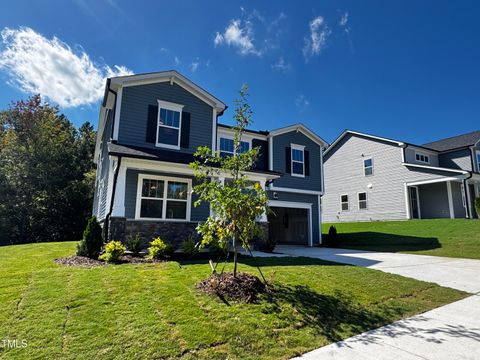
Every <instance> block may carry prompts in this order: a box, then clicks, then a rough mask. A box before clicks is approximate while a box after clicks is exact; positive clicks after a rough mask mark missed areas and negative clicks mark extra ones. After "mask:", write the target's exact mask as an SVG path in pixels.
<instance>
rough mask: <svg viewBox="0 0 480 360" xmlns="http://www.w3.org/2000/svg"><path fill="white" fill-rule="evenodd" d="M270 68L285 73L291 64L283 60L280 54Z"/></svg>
mask: <svg viewBox="0 0 480 360" xmlns="http://www.w3.org/2000/svg"><path fill="white" fill-rule="evenodd" d="M272 69H273V70H278V71H282V72H284V73H287V72H289V71H290V70H291V69H292V66H291V65H290V63H288V62H286V61H285V59H284V58H283V56H281V57H280V58H279V59H278V60H277V61H276V62H274V63H273V64H272Z"/></svg>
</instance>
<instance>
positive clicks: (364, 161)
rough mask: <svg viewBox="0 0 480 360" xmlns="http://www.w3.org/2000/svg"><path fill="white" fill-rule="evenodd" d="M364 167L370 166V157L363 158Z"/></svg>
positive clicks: (371, 163)
mask: <svg viewBox="0 0 480 360" xmlns="http://www.w3.org/2000/svg"><path fill="white" fill-rule="evenodd" d="M363 164H364V165H365V167H371V166H372V165H373V162H372V159H367V160H363Z"/></svg>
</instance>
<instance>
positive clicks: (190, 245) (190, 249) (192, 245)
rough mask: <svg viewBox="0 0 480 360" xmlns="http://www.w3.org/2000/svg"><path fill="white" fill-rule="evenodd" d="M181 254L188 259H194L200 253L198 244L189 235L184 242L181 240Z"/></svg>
mask: <svg viewBox="0 0 480 360" xmlns="http://www.w3.org/2000/svg"><path fill="white" fill-rule="evenodd" d="M182 252H183V253H184V254H185V255H187V256H188V257H194V256H195V255H197V254H198V253H199V252H200V250H199V243H198V242H197V241H195V239H194V238H193V236H192V235H191V234H190V235H188V237H187V238H186V239H185V240H183V243H182Z"/></svg>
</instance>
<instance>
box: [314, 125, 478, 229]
mask: <svg viewBox="0 0 480 360" xmlns="http://www.w3.org/2000/svg"><path fill="white" fill-rule="evenodd" d="M324 159H325V195H324V196H323V198H322V209H323V214H324V216H323V220H324V221H325V222H338V221H370V220H398V219H431V218H475V217H476V216H477V214H476V211H475V206H474V199H475V197H476V196H477V197H478V196H480V131H475V132H472V133H469V134H464V135H460V136H455V137H451V138H448V139H443V140H439V141H435V142H432V143H429V144H424V145H421V146H420V145H414V144H409V143H407V142H405V141H397V140H392V139H387V138H384V137H379V136H373V135H369V134H365V133H360V132H356V131H350V130H346V131H344V132H343V133H342V134H341V135H340V136H339V137H338V138H337V139H336V140H335V141H334V142H333V143H332V145H331V146H330V147H329V148H328V149H327V150H326V151H325V155H324Z"/></svg>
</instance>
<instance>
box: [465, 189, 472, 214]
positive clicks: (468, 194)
mask: <svg viewBox="0 0 480 360" xmlns="http://www.w3.org/2000/svg"><path fill="white" fill-rule="evenodd" d="M465 183H466V184H465V185H467V186H466V190H465V192H466V194H467V199H466V200H467V206H468V209H469V211H468V218H469V219H471V218H473V216H472V215H473V204H472V198H471V197H470V186H469V184H468V181H466V182H465Z"/></svg>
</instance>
